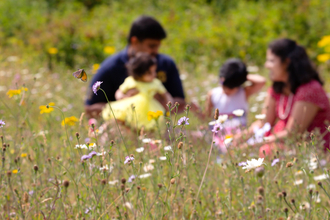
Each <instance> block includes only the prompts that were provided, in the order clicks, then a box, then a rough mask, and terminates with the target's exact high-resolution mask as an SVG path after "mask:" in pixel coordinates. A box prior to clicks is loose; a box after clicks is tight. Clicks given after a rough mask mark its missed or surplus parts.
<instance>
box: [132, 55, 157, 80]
mask: <svg viewBox="0 0 330 220" xmlns="http://www.w3.org/2000/svg"><path fill="white" fill-rule="evenodd" d="M153 65H157V60H156V58H154V57H153V56H151V55H150V54H148V53H142V52H140V53H137V54H136V55H135V56H133V57H132V58H130V60H129V61H128V63H127V64H126V68H127V70H128V74H129V75H131V76H133V78H134V79H139V78H141V76H143V75H144V74H146V73H147V72H148V71H149V69H150V67H151V66H153Z"/></svg>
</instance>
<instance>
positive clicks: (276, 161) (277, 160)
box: [272, 158, 280, 166]
mask: <svg viewBox="0 0 330 220" xmlns="http://www.w3.org/2000/svg"><path fill="white" fill-rule="evenodd" d="M278 162H280V159H278V158H276V159H274V160H273V162H272V166H275V164H277V163H278Z"/></svg>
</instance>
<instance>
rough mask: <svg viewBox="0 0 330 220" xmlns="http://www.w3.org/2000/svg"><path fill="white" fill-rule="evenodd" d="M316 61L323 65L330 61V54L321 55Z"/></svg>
mask: <svg viewBox="0 0 330 220" xmlns="http://www.w3.org/2000/svg"><path fill="white" fill-rule="evenodd" d="M316 59H317V60H318V61H319V62H321V63H324V62H327V61H328V60H330V54H328V53H324V54H320V55H318V56H317V57H316Z"/></svg>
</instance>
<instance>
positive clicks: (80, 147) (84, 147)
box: [75, 144, 88, 149]
mask: <svg viewBox="0 0 330 220" xmlns="http://www.w3.org/2000/svg"><path fill="white" fill-rule="evenodd" d="M78 148H79V149H88V147H87V146H86V144H77V145H76V146H75V149H78Z"/></svg>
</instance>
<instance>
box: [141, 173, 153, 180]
mask: <svg viewBox="0 0 330 220" xmlns="http://www.w3.org/2000/svg"><path fill="white" fill-rule="evenodd" d="M149 176H151V173H145V174H141V175H140V176H139V178H140V179H143V178H147V177H149Z"/></svg>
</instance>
